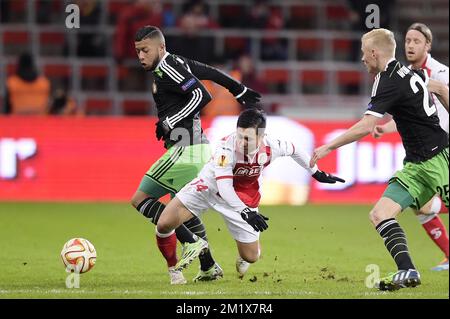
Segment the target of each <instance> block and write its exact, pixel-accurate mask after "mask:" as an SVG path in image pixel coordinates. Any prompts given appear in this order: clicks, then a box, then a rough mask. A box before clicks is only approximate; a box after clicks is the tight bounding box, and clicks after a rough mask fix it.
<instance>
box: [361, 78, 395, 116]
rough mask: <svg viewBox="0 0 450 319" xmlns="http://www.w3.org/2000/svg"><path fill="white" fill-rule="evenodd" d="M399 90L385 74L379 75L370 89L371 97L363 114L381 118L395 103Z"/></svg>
mask: <svg viewBox="0 0 450 319" xmlns="http://www.w3.org/2000/svg"><path fill="white" fill-rule="evenodd" d="M398 96H399V89H398V87H396V86H395V84H394V81H393V80H392V79H390V78H389V77H388V76H387V75H386V74H381V73H379V74H378V75H377V76H376V77H375V81H374V83H373V87H372V97H371V100H370V102H369V105H368V107H367V110H366V112H365V113H364V114H369V115H374V116H376V117H380V118H381V117H383V116H384V114H385V113H390V110H391V109H392V107H393V106H394V105H395V103H396V102H397V99H398Z"/></svg>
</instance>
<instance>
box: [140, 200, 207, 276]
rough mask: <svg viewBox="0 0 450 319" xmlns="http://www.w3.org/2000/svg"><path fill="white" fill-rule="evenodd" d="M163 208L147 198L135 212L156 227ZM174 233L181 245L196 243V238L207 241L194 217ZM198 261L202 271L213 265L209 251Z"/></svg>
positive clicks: (161, 204) (196, 218)
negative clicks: (148, 219)
mask: <svg viewBox="0 0 450 319" xmlns="http://www.w3.org/2000/svg"><path fill="white" fill-rule="evenodd" d="M165 207H166V205H164V204H163V203H161V202H160V201H158V200H156V199H154V198H151V197H148V198H146V199H144V200H143V201H142V202H141V203H140V204H139V205H138V207H137V210H138V211H139V212H140V213H141V214H142V215H144V216H145V217H147V218H150V220H151V221H152V223H153V224H155V225H156V224H157V223H158V220H159V217H160V216H161V213H162V212H163V210H164V208H165ZM175 232H176V238H178V240H179V241H180V242H181V243H194V242H196V241H197V238H198V237H200V238H203V239H204V240H206V241H207V240H208V239H207V236H206V230H205V226H204V225H203V223H202V221H201V220H200V219H199V218H198V217H196V216H194V217H193V218H192V219H190V220H188V221H187V222H186V223H184V225H181V226H179V227H178V228H177V229H176V230H175ZM197 236H198V237H197ZM158 247H159V246H158ZM160 250H161V249H160ZM161 252H162V251H161ZM163 255H164V254H163ZM175 258H176V257H175ZM199 259H200V268H201V269H202V270H204V271H206V270H208V269H210V268H211V267H212V266H213V265H214V264H215V261H214V259H213V257H212V255H211V251H210V250H209V249H207V250H206V251H205V252H203V253H202V254H200V256H199Z"/></svg>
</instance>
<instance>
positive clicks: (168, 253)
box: [156, 232, 178, 267]
mask: <svg viewBox="0 0 450 319" xmlns="http://www.w3.org/2000/svg"><path fill="white" fill-rule="evenodd" d="M156 244H157V245H158V248H159V251H160V252H161V254H162V255H163V256H164V258H165V259H166V261H167V266H169V267H173V266H175V265H176V264H177V262H178V260H177V235H175V232H173V233H172V234H171V235H169V236H168V237H159V236H158V234H156Z"/></svg>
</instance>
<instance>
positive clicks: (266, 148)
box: [199, 133, 317, 208]
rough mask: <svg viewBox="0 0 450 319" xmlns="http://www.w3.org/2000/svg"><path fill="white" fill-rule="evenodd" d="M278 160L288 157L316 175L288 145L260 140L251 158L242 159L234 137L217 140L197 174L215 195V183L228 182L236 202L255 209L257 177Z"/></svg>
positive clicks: (301, 154) (258, 196) (305, 159)
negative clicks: (229, 180) (216, 144)
mask: <svg viewBox="0 0 450 319" xmlns="http://www.w3.org/2000/svg"><path fill="white" fill-rule="evenodd" d="M282 156H290V157H292V158H293V159H294V160H295V161H296V162H297V163H298V164H299V165H301V166H302V167H303V168H304V169H306V170H307V171H308V172H310V174H314V173H315V172H316V171H317V166H314V167H313V168H310V167H309V161H310V156H309V155H308V154H306V153H305V152H304V151H302V150H300V149H299V148H298V147H295V145H294V144H293V143H291V142H288V141H283V140H279V139H273V138H271V137H269V136H267V135H265V136H264V139H263V142H262V145H261V146H260V147H259V148H258V150H257V151H255V152H254V153H253V154H252V155H244V154H242V153H241V152H239V150H238V148H237V146H236V133H233V134H231V135H229V136H227V137H225V138H223V139H222V140H221V142H220V143H219V144H218V146H217V148H216V150H215V153H214V156H213V158H212V159H211V160H210V161H209V162H208V163H207V164H206V165H205V166H204V167H203V169H202V170H201V171H200V173H199V178H201V179H202V180H203V181H204V182H205V184H206V185H207V186H208V187H209V188H210V189H211V190H212V191H214V192H217V193H218V186H217V180H220V179H232V180H233V188H234V191H235V192H236V195H237V196H238V197H239V199H240V200H241V201H242V202H243V203H244V204H245V205H246V206H248V207H251V208H256V207H258V205H259V202H260V199H261V194H260V177H261V174H262V171H263V169H264V168H265V167H267V166H268V165H269V164H270V163H272V162H273V161H274V160H275V159H277V158H278V157H282Z"/></svg>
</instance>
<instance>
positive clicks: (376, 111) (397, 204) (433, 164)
mask: <svg viewBox="0 0 450 319" xmlns="http://www.w3.org/2000/svg"><path fill="white" fill-rule="evenodd" d="M395 48H396V43H395V39H394V34H393V33H392V32H391V31H389V30H386V29H375V30H372V31H370V32H368V33H366V34H365V35H364V36H363V37H362V47H361V49H362V52H363V57H362V61H363V63H364V64H365V66H366V67H367V70H368V72H369V73H372V74H376V77H375V81H374V84H373V88H372V96H371V100H370V103H369V105H368V108H367V110H366V112H365V114H364V117H363V118H362V119H361V120H360V121H359V122H358V123H356V124H355V125H353V126H352V127H351V128H349V129H348V130H347V131H346V132H345V133H343V134H342V135H340V136H338V137H337V138H335V139H334V140H332V141H331V142H329V143H328V144H325V145H323V146H321V147H319V148H317V149H316V150H314V153H313V156H312V158H311V163H310V165H311V166H312V165H314V164H315V163H316V162H317V160H319V159H321V158H323V157H325V156H326V155H328V154H329V153H330V152H331V151H332V150H335V149H337V148H338V147H341V146H343V145H346V144H349V143H352V142H354V141H357V140H359V139H361V138H363V137H364V136H366V135H368V134H371V133H372V132H373V130H374V128H375V126H376V124H377V122H378V120H379V119H380V118H382V117H383V116H384V114H385V113H389V114H391V115H392V116H393V119H394V121H395V123H396V125H397V129H398V132H399V134H400V136H401V138H402V142H403V146H404V148H405V151H406V157H405V159H404V167H403V169H402V170H400V171H398V172H396V173H395V174H394V176H393V177H392V178H391V179H390V181H389V185H388V186H387V188H386V190H385V192H384V193H383V195H382V197H381V198H380V199H379V200H378V202H377V203H376V204H375V206H374V208H373V209H372V211H371V212H370V220H371V222H372V223H373V225H374V226H375V228H376V230H377V231H378V233H379V234H380V236H381V237H382V238H383V241H384V245H385V246H386V248H387V249H388V251H389V253H390V254H391V256H392V258H393V259H394V261H395V263H396V264H397V269H398V271H397V272H395V273H391V274H389V275H387V276H386V277H384V278H381V279H380V280H379V281H378V282H377V283H376V287H378V288H379V289H380V290H397V289H400V288H405V287H415V286H417V285H420V284H421V280H420V274H419V272H418V271H417V269H416V267H415V266H414V264H413V262H412V259H411V256H410V254H409V250H408V244H407V241H406V236H405V233H404V231H403V229H402V227H401V226H400V224H399V223H398V222H397V220H396V217H397V215H398V214H399V213H400V212H401V211H403V210H404V209H405V208H407V207H413V208H416V209H420V208H421V207H422V206H423V205H425V204H426V203H427V202H428V201H429V200H430V199H431V198H433V196H434V195H435V194H439V195H440V197H441V199H442V201H443V202H444V203H445V205H446V206H447V207H448V205H449V185H448V184H449V183H448V180H449V176H448V173H449V168H448V165H449V154H448V135H447V133H446V132H445V131H444V130H443V129H442V128H441V127H440V125H439V118H438V116H437V109H436V106H435V105H434V104H433V102H432V99H431V97H430V94H429V91H428V89H427V81H428V79H427V76H426V74H424V73H423V72H420V71H419V72H420V73H416V72H414V71H412V70H410V69H409V68H408V67H406V66H403V65H402V64H401V63H400V62H398V61H397V60H396V59H395Z"/></svg>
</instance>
